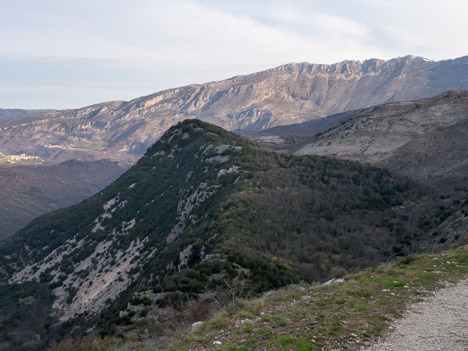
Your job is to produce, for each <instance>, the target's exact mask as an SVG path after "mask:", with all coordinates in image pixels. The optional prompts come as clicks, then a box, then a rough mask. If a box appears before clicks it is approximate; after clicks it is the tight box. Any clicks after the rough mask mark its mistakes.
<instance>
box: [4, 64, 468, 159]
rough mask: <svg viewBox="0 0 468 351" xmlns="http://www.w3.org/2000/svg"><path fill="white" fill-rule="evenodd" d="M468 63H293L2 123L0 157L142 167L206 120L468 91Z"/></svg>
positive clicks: (292, 117) (319, 111) (312, 112)
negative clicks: (158, 145) (178, 128)
mask: <svg viewBox="0 0 468 351" xmlns="http://www.w3.org/2000/svg"><path fill="white" fill-rule="evenodd" d="M467 60H468V57H462V58H459V59H455V60H446V61H439V62H435V61H430V60H425V59H423V58H421V57H416V56H403V57H399V58H394V59H390V60H380V59H375V58H372V59H369V60H365V61H357V60H345V61H342V62H338V63H334V64H331V65H326V64H312V63H307V62H302V63H289V64H286V65H282V66H279V67H276V68H272V69H269V70H265V71H261V72H257V73H254V74H248V75H241V76H236V77H233V78H230V79H226V80H221V81H215V82H209V83H206V84H192V85H187V86H184V87H178V88H174V89H167V90H164V91H161V92H157V93H154V94H151V95H148V96H144V97H139V98H137V99H134V100H132V101H128V102H119V101H114V102H108V103H102V104H98V105H94V106H88V107H85V108H82V109H77V110H66V111H49V112H47V113H43V114H41V115H38V116H34V117H29V118H23V119H21V121H19V120H8V121H3V122H0V138H1V140H2V144H1V145H0V152H2V153H3V154H5V155H12V154H17V152H18V150H20V151H21V153H24V154H26V155H29V156H38V157H40V158H42V159H44V160H46V161H54V162H57V161H58V162H60V161H65V160H67V159H71V158H76V159H88V160H89V159H102V158H109V159H113V160H117V161H120V162H122V163H127V164H131V163H133V162H135V161H136V160H137V159H138V158H139V157H140V156H141V155H143V154H144V152H145V151H146V150H147V148H148V147H150V146H151V145H152V144H153V143H154V142H155V141H156V140H157V139H158V138H159V137H160V136H161V135H162V134H163V133H164V132H165V131H166V130H167V129H168V128H169V127H171V126H172V125H174V124H176V123H178V122H180V121H183V120H185V119H188V118H189V119H194V118H196V119H201V120H203V121H206V122H209V123H213V124H216V125H218V126H221V127H223V128H224V129H227V130H236V129H243V130H247V131H259V130H263V129H267V128H271V127H274V126H279V125H287V124H295V123H301V122H305V121H310V120H314V119H318V118H322V117H326V116H329V115H332V114H336V113H341V112H344V111H350V110H355V109H359V108H366V107H369V106H374V105H379V104H383V103H387V102H395V101H404V100H411V99H418V98H426V97H431V96H434V95H437V94H440V93H442V92H443V91H446V90H449V89H468V69H467V67H468V66H467V65H466V61H467Z"/></svg>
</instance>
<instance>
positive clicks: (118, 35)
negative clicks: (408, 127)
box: [0, 0, 468, 108]
mask: <svg viewBox="0 0 468 351" xmlns="http://www.w3.org/2000/svg"><path fill="white" fill-rule="evenodd" d="M467 13H468V1H466V0H443V1H435V0H367V1H366V0H308V1H306V0H304V1H303V0H296V1H294V0H289V1H279V0H264V1H263V0H259V1H255V0H251V1H247V0H231V1H227V0H172V1H167V0H166V1H162V0H79V1H72V0H40V1H35V0H0V47H1V50H0V108H13V107H18V108H72V107H82V106H85V105H89V104H93V103H97V102H102V101H107V100H129V99H132V98H135V97H138V96H141V95H147V94H150V93H153V92H156V91H159V90H162V89H166V88H172V87H176V86H180V85H185V84H190V83H203V82H207V81H211V80H219V79H225V78H229V77H231V76H234V75H238V74H246V73H251V72H255V71H259V70H263V69H267V68H271V67H274V66H278V65H281V64H284V63H288V62H303V61H307V62H312V63H333V62H337V61H341V60H345V59H361V60H362V59H367V58H373V57H377V58H384V59H389V58H393V57H398V56H404V55H407V54H412V55H418V56H424V57H426V58H429V59H433V60H441V59H450V58H455V57H459V56H464V55H468V40H467V39H466V34H467V33H468V21H467V20H466V15H467Z"/></svg>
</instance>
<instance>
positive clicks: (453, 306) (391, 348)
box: [361, 279, 468, 351]
mask: <svg viewBox="0 0 468 351" xmlns="http://www.w3.org/2000/svg"><path fill="white" fill-rule="evenodd" d="M399 350H404V351H443V350H444V351H468V279H466V280H463V281H461V282H459V283H457V284H456V285H451V286H448V287H446V288H443V289H441V290H439V291H437V292H436V293H435V294H434V296H431V297H429V298H427V299H425V300H424V301H423V302H420V303H417V304H414V305H412V306H411V307H410V308H409V309H408V311H407V312H406V313H405V314H404V316H403V317H402V318H401V319H398V320H396V321H395V322H394V323H393V324H392V326H391V329H390V332H389V333H388V334H387V335H386V336H384V337H383V338H382V339H381V340H380V341H378V342H377V343H376V344H374V345H372V346H371V347H368V348H363V349H361V351H399Z"/></svg>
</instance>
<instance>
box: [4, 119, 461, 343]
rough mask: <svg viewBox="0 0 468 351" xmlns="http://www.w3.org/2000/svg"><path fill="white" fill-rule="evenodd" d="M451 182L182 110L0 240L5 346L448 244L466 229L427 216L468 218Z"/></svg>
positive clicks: (128, 322)
mask: <svg viewBox="0 0 468 351" xmlns="http://www.w3.org/2000/svg"><path fill="white" fill-rule="evenodd" d="M449 195H450V194H449ZM449 195H443V196H441V194H440V193H438V192H436V191H435V190H434V189H432V188H429V187H427V186H423V185H420V184H418V183H417V182H415V181H412V180H410V179H408V178H405V177H401V176H395V175H393V174H392V173H390V172H389V171H387V170H384V169H379V168H375V167H371V166H367V165H361V164H359V163H357V162H352V161H342V160H336V159H329V158H325V157H318V156H303V157H298V156H291V155H285V154H279V153H275V152H272V151H268V150H265V149H261V148H258V147H256V146H254V145H253V144H251V143H249V142H247V141H246V140H244V139H243V138H240V137H239V136H236V135H234V134H232V133H229V132H226V131H224V130H223V129H221V128H219V127H215V126H213V125H210V124H207V123H204V122H201V121H199V120H187V121H184V122H182V123H179V124H178V125H176V126H174V127H172V128H171V129H170V130H168V131H167V132H166V133H165V134H164V135H163V137H162V138H161V139H160V140H159V141H158V142H157V143H156V144H154V145H153V146H152V147H151V148H149V149H148V151H147V153H146V154H145V156H144V157H143V158H142V159H141V160H140V161H139V162H138V163H137V164H136V165H135V166H134V167H132V168H131V169H130V170H128V171H127V172H126V173H124V174H123V175H122V176H121V177H120V178H118V179H117V180H116V181H115V182H114V183H112V184H111V185H110V186H108V187H107V188H105V189H104V190H102V191H101V192H99V193H98V194H96V195H95V196H93V197H91V198H90V199H88V200H85V201H83V202H82V203H80V204H78V205H75V206H72V207H70V208H67V209H62V210H58V211H55V212H52V213H50V214H47V215H44V216H41V217H39V218H37V219H35V220H34V221H32V222H31V223H30V224H29V225H27V226H26V227H25V228H24V229H22V230H21V231H19V232H18V233H17V235H16V236H14V237H12V238H10V239H8V240H7V241H5V242H3V244H1V247H0V279H1V281H2V285H1V288H2V289H3V291H4V292H5V293H4V295H3V299H4V301H5V302H4V304H3V306H7V305H8V306H10V307H8V308H6V307H5V308H3V309H2V310H1V314H0V316H1V318H0V323H1V330H2V331H3V334H2V335H0V338H2V339H1V341H2V342H3V344H0V345H1V346H2V347H3V349H8V350H26V349H28V347H29V348H30V347H32V346H31V345H36V346H35V347H37V348H38V349H40V348H44V347H46V346H47V345H49V346H51V345H53V344H54V343H55V341H57V340H61V339H63V338H67V337H70V336H74V337H78V336H80V335H83V333H84V332H85V331H87V332H90V331H93V332H95V333H100V335H102V336H105V335H114V336H115V335H119V334H120V335H121V336H123V337H126V336H127V337H128V336H131V335H133V336H135V337H137V338H144V337H145V334H144V333H147V332H144V330H145V329H144V328H140V329H138V328H137V329H135V328H133V326H135V325H136V326H138V325H143V326H145V328H147V330H151V334H152V335H153V336H154V337H156V336H157V337H164V336H167V335H170V334H173V333H174V332H175V331H177V330H179V329H180V328H181V327H183V326H184V325H186V324H187V323H191V322H195V321H197V320H200V319H203V318H207V317H208V316H210V315H211V314H212V313H214V312H215V311H216V310H218V309H219V308H221V307H222V306H225V305H226V304H228V303H229V302H230V301H232V300H233V299H236V298H245V297H249V296H257V295H259V294H261V293H263V292H265V291H268V290H271V289H276V288H280V287H283V286H286V285H289V284H294V283H299V282H300V281H305V282H313V281H324V280H326V279H328V278H330V277H331V276H334V275H335V276H337V275H340V274H343V272H344V271H345V270H349V269H353V268H355V267H365V266H370V265H373V264H376V263H378V262H381V261H384V260H386V259H389V258H393V257H395V256H403V255H405V254H409V253H411V252H414V251H418V250H423V249H431V250H432V249H438V248H440V245H452V244H454V243H457V242H459V241H460V240H462V239H463V238H464V237H463V236H461V235H460V234H453V232H452V231H451V230H450V229H449V228H446V230H447V231H446V232H438V233H436V234H435V235H433V233H431V232H430V231H429V230H428V227H427V226H431V225H432V224H434V225H435V226H438V225H442V224H444V223H446V222H447V221H449V220H451V219H452V218H454V217H453V216H454V215H457V216H459V217H457V218H456V219H454V220H453V223H459V220H464V218H465V217H466V216H465V215H466V213H465V212H463V211H465V209H466V206H467V202H466V200H463V201H461V200H460V199H457V198H455V195H453V194H452V195H450V196H451V197H450V196H449ZM428 213H431V214H433V215H434V218H435V219H433V218H432V216H431V218H426V216H427V214H428ZM462 214H463V215H462ZM434 220H435V222H434ZM430 229H433V226H431V227H430ZM442 239H443V240H442ZM34 291H37V292H38V294H36V293H35V292H34ZM5 299H6V300H5ZM8 299H12V300H11V301H9V300H8ZM8 301H9V302H8ZM12 301H13V302H12ZM0 302H1V301H0ZM25 305H26V306H30V307H29V311H32V312H31V315H29V316H28V315H27V314H26V311H27V310H28V309H27V308H25ZM11 306H16V307H13V308H12V307H11ZM47 310H49V311H51V313H45V311H47ZM148 318H149V319H148ZM31 320H35V321H36V322H35V323H34V326H32V327H31V326H30V324H31ZM145 321H146V322H145ZM148 332H149V331H148ZM141 333H143V334H141ZM36 335H39V336H40V340H38V337H37V336H36ZM31 343H32V344H31Z"/></svg>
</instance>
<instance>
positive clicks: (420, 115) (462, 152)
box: [295, 90, 468, 179]
mask: <svg viewBox="0 0 468 351" xmlns="http://www.w3.org/2000/svg"><path fill="white" fill-rule="evenodd" d="M297 128H298V129H300V126H298V127H297ZM467 128H468V92H466V91H457V90H455V91H449V92H446V93H443V94H441V95H438V96H436V97H434V98H430V99H421V100H416V101H409V102H398V103H390V104H387V105H382V106H376V107H372V108H369V109H364V110H360V111H356V112H355V113H354V114H352V115H351V116H350V117H349V118H347V119H346V120H345V121H343V122H342V123H341V124H340V125H339V126H338V127H336V128H333V129H331V130H330V131H327V132H326V133H324V134H322V135H319V136H317V137H316V138H315V139H313V140H312V141H311V142H310V143H307V144H306V145H305V146H302V147H300V149H299V150H298V151H296V153H295V154H296V155H306V154H314V155H329V156H334V157H338V158H343V159H350V160H357V161H360V162H364V163H370V164H373V165H376V166H381V167H386V168H389V169H392V170H395V171H398V172H401V173H404V174H406V175H410V176H412V177H421V178H425V179H427V178H431V179H443V178H458V179H463V178H464V177H466V175H467V174H468V154H467V151H466V150H467V149H468V139H467V138H466V135H467V132H468V129H467Z"/></svg>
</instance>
